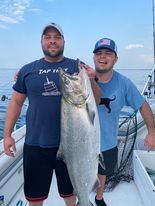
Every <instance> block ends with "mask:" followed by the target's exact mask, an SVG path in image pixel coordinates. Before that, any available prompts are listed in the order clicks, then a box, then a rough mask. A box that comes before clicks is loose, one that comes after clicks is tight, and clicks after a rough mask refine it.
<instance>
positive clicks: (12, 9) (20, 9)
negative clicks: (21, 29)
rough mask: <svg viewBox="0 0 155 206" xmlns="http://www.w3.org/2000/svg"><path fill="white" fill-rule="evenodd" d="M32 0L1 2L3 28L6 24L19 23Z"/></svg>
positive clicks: (0, 10)
mask: <svg viewBox="0 0 155 206" xmlns="http://www.w3.org/2000/svg"><path fill="white" fill-rule="evenodd" d="M30 1H31V0H3V1H1V4H0V24H1V28H6V24H18V23H20V22H21V21H23V20H24V14H25V11H26V9H27V8H28V7H29V6H30Z"/></svg>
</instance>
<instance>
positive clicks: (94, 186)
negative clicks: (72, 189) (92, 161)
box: [92, 178, 100, 192]
mask: <svg viewBox="0 0 155 206" xmlns="http://www.w3.org/2000/svg"><path fill="white" fill-rule="evenodd" d="M99 185H100V182H99V179H98V178H97V179H96V181H95V183H94V185H93V187H92V192H95V191H96V188H97V187H99Z"/></svg>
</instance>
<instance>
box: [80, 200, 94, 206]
mask: <svg viewBox="0 0 155 206" xmlns="http://www.w3.org/2000/svg"><path fill="white" fill-rule="evenodd" d="M76 206H81V204H80V202H79V201H78V202H77V204H76ZM87 206H94V205H93V203H92V202H91V201H89V202H88V205H87Z"/></svg>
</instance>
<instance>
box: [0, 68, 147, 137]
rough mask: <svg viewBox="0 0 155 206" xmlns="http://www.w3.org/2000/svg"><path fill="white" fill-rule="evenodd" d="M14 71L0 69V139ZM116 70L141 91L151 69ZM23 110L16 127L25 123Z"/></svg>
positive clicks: (24, 109)
mask: <svg viewBox="0 0 155 206" xmlns="http://www.w3.org/2000/svg"><path fill="white" fill-rule="evenodd" d="M16 71H17V69H4V68H1V69H0V139H2V137H3V128H4V121H5V112H6V108H7V106H8V103H9V99H10V98H11V94H12V91H13V89H12V86H13V84H14V81H13V76H14V74H15V72H16ZM117 71H119V72H120V73H122V74H124V75H125V76H127V77H128V78H130V79H131V80H132V81H133V82H134V83H135V84H136V86H137V88H138V89H139V91H142V89H143V87H144V85H145V82H146V80H147V78H148V75H149V74H150V71H151V70H139V69H137V70H136V69H130V70H129V69H121V70H117ZM4 97H6V100H5V101H3V99H4ZM25 111H26V108H25V107H23V110H22V113H21V116H20V118H19V119H18V122H17V127H20V126H22V125H23V124H24V123H25Z"/></svg>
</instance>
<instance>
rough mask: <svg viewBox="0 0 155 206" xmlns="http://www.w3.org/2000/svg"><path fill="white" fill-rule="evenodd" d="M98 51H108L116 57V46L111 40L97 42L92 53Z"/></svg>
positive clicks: (104, 39)
mask: <svg viewBox="0 0 155 206" xmlns="http://www.w3.org/2000/svg"><path fill="white" fill-rule="evenodd" d="M99 49H110V50H111V51H113V52H115V54H116V55H117V46H116V44H115V42H114V41H113V40H112V39H109V38H103V39H100V40H99V41H97V42H96V44H95V48H94V51H93V53H96V52H97V51H98V50H99Z"/></svg>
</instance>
